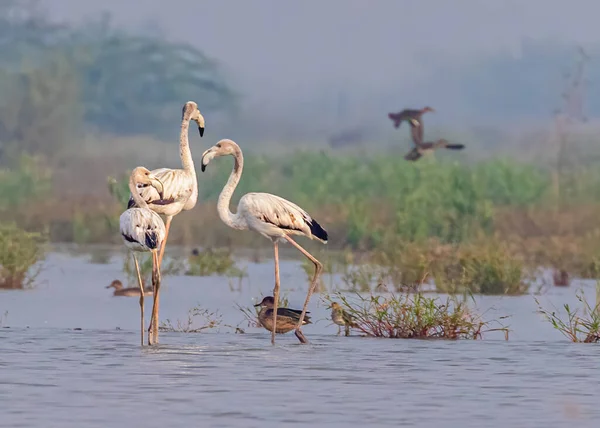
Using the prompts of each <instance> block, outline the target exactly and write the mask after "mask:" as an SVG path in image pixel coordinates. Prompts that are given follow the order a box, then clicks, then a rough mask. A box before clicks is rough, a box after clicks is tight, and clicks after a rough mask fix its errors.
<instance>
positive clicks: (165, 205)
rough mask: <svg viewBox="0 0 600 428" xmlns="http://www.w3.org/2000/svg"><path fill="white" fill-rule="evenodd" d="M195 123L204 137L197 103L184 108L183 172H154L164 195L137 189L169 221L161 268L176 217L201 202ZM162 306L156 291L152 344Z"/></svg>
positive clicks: (154, 340)
mask: <svg viewBox="0 0 600 428" xmlns="http://www.w3.org/2000/svg"><path fill="white" fill-rule="evenodd" d="M192 120H194V121H195V122H196V123H197V124H198V131H199V132H200V137H202V136H203V135H204V117H203V116H202V114H201V113H200V110H198V105H197V104H196V103H195V102H194V101H188V102H186V103H185V104H184V106H183V110H182V118H181V132H180V134H179V155H180V157H181V164H182V166H183V169H170V168H159V169H155V170H152V171H151V172H152V174H153V175H154V176H155V177H156V178H157V179H159V180H160V181H161V183H162V184H163V186H164V188H163V190H164V195H159V193H158V191H157V190H156V189H155V188H153V187H150V186H147V187H142V188H138V189H137V192H138V193H139V194H140V196H141V197H142V198H143V199H144V201H146V203H147V204H148V207H149V208H150V209H151V210H152V211H154V212H155V213H158V214H162V215H164V216H165V217H166V222H165V227H166V231H165V239H164V241H163V243H162V245H161V246H160V252H159V254H158V266H159V267H160V265H161V264H162V260H163V256H164V253H165V247H166V245H167V239H168V238H169V230H170V228H171V221H172V220H173V217H174V216H176V215H177V214H179V213H180V212H181V211H182V210H183V211H187V210H191V209H192V208H194V206H196V201H197V200H198V180H197V178H196V170H195V168H194V161H193V159H192V152H191V151H190V142H189V132H188V131H189V126H190V121H192ZM135 206H138V205H136V202H135V201H134V199H133V193H132V196H130V198H129V204H128V205H127V208H132V207H135ZM159 302H160V295H159V290H158V289H155V290H154V305H153V306H152V318H151V320H150V327H149V331H150V330H151V331H152V340H153V342H156V341H157V340H158V307H159Z"/></svg>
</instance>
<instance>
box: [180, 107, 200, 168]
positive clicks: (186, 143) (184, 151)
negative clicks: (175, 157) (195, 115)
mask: <svg viewBox="0 0 600 428" xmlns="http://www.w3.org/2000/svg"><path fill="white" fill-rule="evenodd" d="M189 129H190V116H189V115H185V116H183V119H182V120H181V132H180V133H179V157H180V158H181V165H182V166H183V169H184V170H185V171H186V172H187V173H188V174H190V175H192V176H193V177H194V178H195V177H196V169H195V168H194V160H193V159H192V152H191V151H190V139H189Z"/></svg>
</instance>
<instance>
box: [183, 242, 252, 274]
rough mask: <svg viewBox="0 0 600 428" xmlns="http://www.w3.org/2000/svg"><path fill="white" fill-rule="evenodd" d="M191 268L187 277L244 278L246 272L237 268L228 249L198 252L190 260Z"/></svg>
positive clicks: (210, 249) (208, 249) (209, 249)
mask: <svg viewBox="0 0 600 428" xmlns="http://www.w3.org/2000/svg"><path fill="white" fill-rule="evenodd" d="M188 263H189V268H188V270H187V272H186V273H185V274H186V275H191V276H210V275H214V274H216V275H224V276H229V277H238V278H241V277H244V276H246V272H245V271H244V270H242V269H240V268H239V267H237V265H236V263H235V260H234V259H233V257H232V254H231V251H230V250H228V249H220V250H213V249H212V248H207V249H205V250H203V251H196V252H195V253H194V254H192V255H191V256H190V257H189V258H188Z"/></svg>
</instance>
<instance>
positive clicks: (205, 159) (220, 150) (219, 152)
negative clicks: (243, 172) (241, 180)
mask: <svg viewBox="0 0 600 428" xmlns="http://www.w3.org/2000/svg"><path fill="white" fill-rule="evenodd" d="M227 155H232V156H239V155H241V150H240V146H238V145H237V144H236V143H235V141H233V140H229V139H227V138H225V139H223V140H221V141H219V142H218V143H217V144H215V145H214V146H212V147H211V148H210V149H208V150H206V151H205V152H204V153H202V165H201V167H200V168H201V170H202V172H204V171H205V170H206V165H208V164H209V163H210V161H211V160H213V159H214V158H217V157H219V156H227Z"/></svg>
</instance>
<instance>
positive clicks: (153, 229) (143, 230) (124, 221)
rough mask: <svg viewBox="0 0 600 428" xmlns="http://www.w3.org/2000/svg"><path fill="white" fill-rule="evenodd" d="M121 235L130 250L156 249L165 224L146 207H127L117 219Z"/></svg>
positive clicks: (145, 250) (144, 250) (160, 240)
mask: <svg viewBox="0 0 600 428" xmlns="http://www.w3.org/2000/svg"><path fill="white" fill-rule="evenodd" d="M119 224H120V231H121V236H122V237H123V242H124V243H125V246H126V247H127V248H129V249H130V250H131V251H137V252H148V251H158V249H159V248H160V244H161V242H162V241H163V239H165V224H164V223H163V221H162V219H161V218H160V216H159V215H158V214H156V213H155V212H154V211H152V210H150V209H148V208H129V209H128V210H127V211H125V212H124V213H123V214H121V217H120V219H119Z"/></svg>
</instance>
